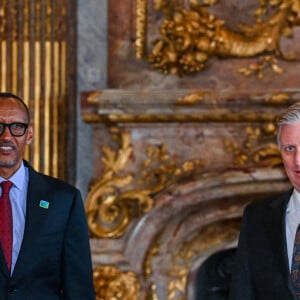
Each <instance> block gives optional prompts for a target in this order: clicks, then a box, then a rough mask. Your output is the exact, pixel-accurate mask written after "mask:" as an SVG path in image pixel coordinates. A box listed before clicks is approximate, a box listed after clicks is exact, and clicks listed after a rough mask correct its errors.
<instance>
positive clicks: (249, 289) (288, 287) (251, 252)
mask: <svg viewBox="0 0 300 300" xmlns="http://www.w3.org/2000/svg"><path fill="white" fill-rule="evenodd" d="M291 192H292V190H290V191H288V192H287V193H285V194H284V195H282V196H280V197H278V198H276V199H270V200H266V201H261V202H257V203H253V204H250V205H249V206H248V207H247V208H246V209H245V212H244V217H243V221H242V227H241V233H240V238H239V245H238V250H237V257H236V270H235V272H234V275H233V279H232V286H231V292H230V298H229V299H230V300H296V297H295V294H294V290H293V283H292V281H291V277H290V271H289V263H288V256H287V247H286V234H285V232H286V231H285V214H286V207H287V203H288V201H289V198H290V195H291Z"/></svg>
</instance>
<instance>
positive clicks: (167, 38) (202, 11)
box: [137, 0, 300, 78]
mask: <svg viewBox="0 0 300 300" xmlns="http://www.w3.org/2000/svg"><path fill="white" fill-rule="evenodd" d="M140 1H143V0H140ZM145 2H146V0H144V3H145ZM177 2H178V1H174V0H173V1H165V0H157V1H154V3H155V9H157V10H158V11H161V12H162V13H163V15H164V17H165V19H164V20H163V21H162V23H161V25H160V28H159V33H160V37H159V38H158V39H156V40H155V41H154V42H153V47H152V49H151V51H150V52H151V53H150V54H149V55H145V56H144V58H145V59H146V60H148V61H149V62H150V64H151V65H152V66H153V68H154V69H157V70H159V71H161V72H162V73H164V74H169V73H171V74H177V75H183V74H191V73H195V72H199V71H202V70H204V69H205V68H207V63H208V61H209V59H210V58H212V57H214V56H215V57H236V58H246V57H254V56H257V55H262V59H261V61H260V62H258V63H253V64H251V65H250V66H249V67H245V68H240V69H239V72H241V73H243V74H245V75H250V74H256V75H257V76H258V77H260V78H261V77H262V74H263V70H264V69H265V68H269V67H270V68H271V69H272V70H273V71H274V72H275V73H277V74H281V73H282V72H283V69H282V68H281V67H280V66H279V64H278V62H277V59H276V57H277V58H280V59H285V60H290V59H294V57H290V56H287V55H284V54H283V52H282V49H281V48H280V38H281V37H283V36H284V37H292V30H293V27H294V26H296V25H298V24H299V22H300V5H299V1H298V0H275V1H260V4H259V5H258V8H257V9H256V10H255V16H256V22H255V24H254V25H253V26H246V25H240V26H239V29H238V30H232V29H230V28H229V26H228V25H227V24H226V22H225V20H223V19H220V18H218V17H217V16H216V15H214V14H213V13H211V12H210V10H209V8H210V7H212V6H213V5H215V4H216V3H217V2H219V1H218V0H211V1H208V0H207V1H187V2H189V5H188V7H186V6H187V5H185V7H182V6H181V7H180V6H179V5H178V3H177ZM139 7H140V6H138V7H137V14H138V15H141V9H140V8H139ZM144 25H145V24H144ZM141 28H143V30H141ZM145 30H146V29H145V27H141V26H137V32H138V33H139V34H140V33H141V32H144V33H145V34H146V31H145ZM137 49H138V50H137V53H141V51H140V50H139V49H141V46H139V47H138V48H137ZM266 53H267V54H268V55H265V54H266ZM138 58H141V56H140V55H139V56H138Z"/></svg>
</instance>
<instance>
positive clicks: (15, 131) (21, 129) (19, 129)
mask: <svg viewBox="0 0 300 300" xmlns="http://www.w3.org/2000/svg"><path fill="white" fill-rule="evenodd" d="M6 127H8V129H9V132H10V134H11V135H12V136H22V135H24V134H25V132H26V130H27V128H28V124H26V123H21V122H15V123H10V124H6V123H0V136H1V135H2V134H3V133H4V131H5V128H6Z"/></svg>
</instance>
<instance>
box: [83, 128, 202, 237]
mask: <svg viewBox="0 0 300 300" xmlns="http://www.w3.org/2000/svg"><path fill="white" fill-rule="evenodd" d="M112 134H113V136H114V137H115V138H116V139H117V140H118V142H119V143H120V149H119V150H117V151H113V150H112V149H111V148H108V147H106V146H103V147H102V151H103V153H104V157H103V159H102V162H103V165H104V171H103V176H102V178H101V179H100V180H98V181H97V182H96V183H95V184H93V186H92V188H91V191H90V192H89V194H88V197H87V199H86V203H85V205H86V213H87V220H88V225H89V229H90V231H91V233H92V234H93V235H95V236H96V237H99V238H118V237H120V236H122V235H123V234H124V232H125V230H126V228H127V227H128V225H129V223H130V221H131V220H132V219H133V218H134V217H138V216H140V215H142V214H144V213H146V212H148V211H149V210H150V209H151V208H152V206H153V199H152V195H153V194H154V193H157V192H159V191H161V190H162V189H164V188H166V187H167V186H169V185H171V184H172V183H174V182H175V181H176V180H178V178H180V177H182V176H187V175H188V174H190V173H191V172H193V171H194V170H195V169H198V168H199V167H201V166H203V164H204V162H203V161H200V160H193V161H186V162H184V163H183V164H182V166H179V167H178V166H177V165H176V164H175V163H174V161H173V159H172V158H171V157H170V155H169V154H168V150H167V148H166V146H165V145H161V146H158V147H149V148H148V150H147V154H148V159H146V160H145V161H144V162H143V166H142V167H143V170H144V171H143V172H142V174H137V177H140V178H138V179H135V178H134V177H133V176H132V175H130V174H122V171H123V169H124V168H125V166H126V164H127V163H128V162H129V161H130V157H131V155H132V154H133V151H132V146H131V142H130V135H129V134H128V133H126V132H120V131H119V128H112ZM131 184H133V185H134V186H135V187H137V188H135V189H133V190H131V189H130V185H131ZM138 187H140V189H138Z"/></svg>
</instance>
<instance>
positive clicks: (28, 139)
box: [26, 124, 33, 145]
mask: <svg viewBox="0 0 300 300" xmlns="http://www.w3.org/2000/svg"><path fill="white" fill-rule="evenodd" d="M32 139H33V126H32V124H29V125H28V128H27V137H26V144H27V145H29V144H31V142H32Z"/></svg>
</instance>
